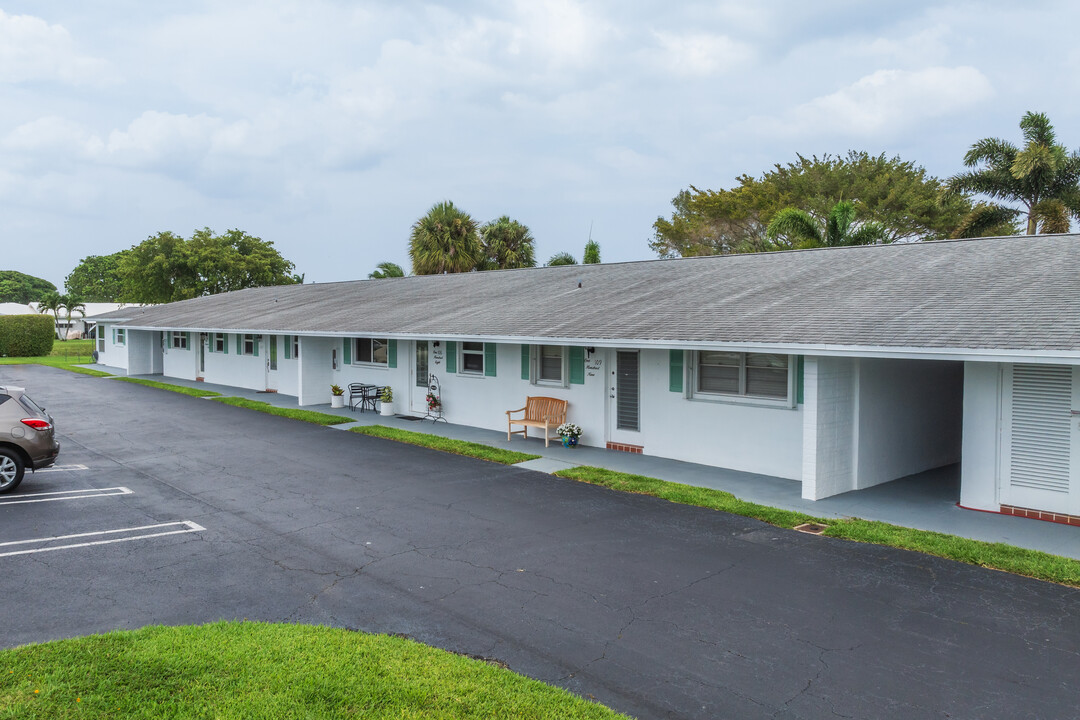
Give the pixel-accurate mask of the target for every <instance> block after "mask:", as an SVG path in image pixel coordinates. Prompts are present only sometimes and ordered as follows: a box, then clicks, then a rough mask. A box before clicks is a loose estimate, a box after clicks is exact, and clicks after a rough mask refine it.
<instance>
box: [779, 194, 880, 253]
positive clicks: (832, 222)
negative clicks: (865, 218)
mask: <svg viewBox="0 0 1080 720" xmlns="http://www.w3.org/2000/svg"><path fill="white" fill-rule="evenodd" d="M765 236H766V237H767V238H768V239H769V240H770V242H771V243H772V247H771V248H769V249H770V250H802V249H805V248H817V247H841V246H844V245H878V244H881V243H886V242H888V241H889V236H888V232H887V231H886V229H885V227H884V226H883V225H881V224H880V223H876V222H866V223H861V224H860V223H856V221H855V203H853V202H851V201H850V200H841V201H840V202H838V203H836V205H835V206H834V207H833V209H832V210H830V211H829V216H828V217H827V218H826V219H825V224H824V226H822V224H821V223H820V222H819V221H818V220H817V218H815V217H814V216H813V215H811V214H810V213H808V212H806V211H804V210H799V209H798V208H790V207H789V208H784V209H783V210H781V211H780V212H778V213H776V215H774V216H773V219H772V221H771V222H770V223H769V226H768V228H766V229H765Z"/></svg>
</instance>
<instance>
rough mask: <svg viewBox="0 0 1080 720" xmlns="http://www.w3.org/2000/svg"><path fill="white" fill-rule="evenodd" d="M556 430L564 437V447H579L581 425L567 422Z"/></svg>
mask: <svg viewBox="0 0 1080 720" xmlns="http://www.w3.org/2000/svg"><path fill="white" fill-rule="evenodd" d="M555 432H556V433H557V434H558V435H559V437H561V438H562V444H563V447H577V444H578V438H579V437H581V426H580V425H575V424H574V423H569V422H567V423H563V424H562V425H560V426H559V427H557V428H555Z"/></svg>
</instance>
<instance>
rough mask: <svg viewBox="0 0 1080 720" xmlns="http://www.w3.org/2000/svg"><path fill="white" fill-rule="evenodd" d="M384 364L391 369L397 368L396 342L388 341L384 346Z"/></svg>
mask: <svg viewBox="0 0 1080 720" xmlns="http://www.w3.org/2000/svg"><path fill="white" fill-rule="evenodd" d="M386 364H387V365H389V366H390V367H392V368H396V367H397V340H390V341H389V342H387V344H386Z"/></svg>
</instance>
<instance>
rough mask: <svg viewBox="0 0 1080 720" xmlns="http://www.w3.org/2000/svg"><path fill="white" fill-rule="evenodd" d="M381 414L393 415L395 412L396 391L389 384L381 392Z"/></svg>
mask: <svg viewBox="0 0 1080 720" xmlns="http://www.w3.org/2000/svg"><path fill="white" fill-rule="evenodd" d="M379 414H380V415H393V414H394V391H393V390H391V389H390V386H389V385H387V386H386V387H384V388H383V389H382V391H381V392H379Z"/></svg>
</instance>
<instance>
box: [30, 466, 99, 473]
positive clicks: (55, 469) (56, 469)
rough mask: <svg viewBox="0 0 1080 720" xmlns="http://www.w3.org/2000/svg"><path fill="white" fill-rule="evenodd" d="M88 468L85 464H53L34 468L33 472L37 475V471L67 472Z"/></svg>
mask: <svg viewBox="0 0 1080 720" xmlns="http://www.w3.org/2000/svg"><path fill="white" fill-rule="evenodd" d="M89 469H90V468H88V467H86V466H85V465H53V466H52V467H47V468H41V469H40V470H35V471H34V474H35V475H37V474H38V473H49V472H67V471H68V470H89Z"/></svg>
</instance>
